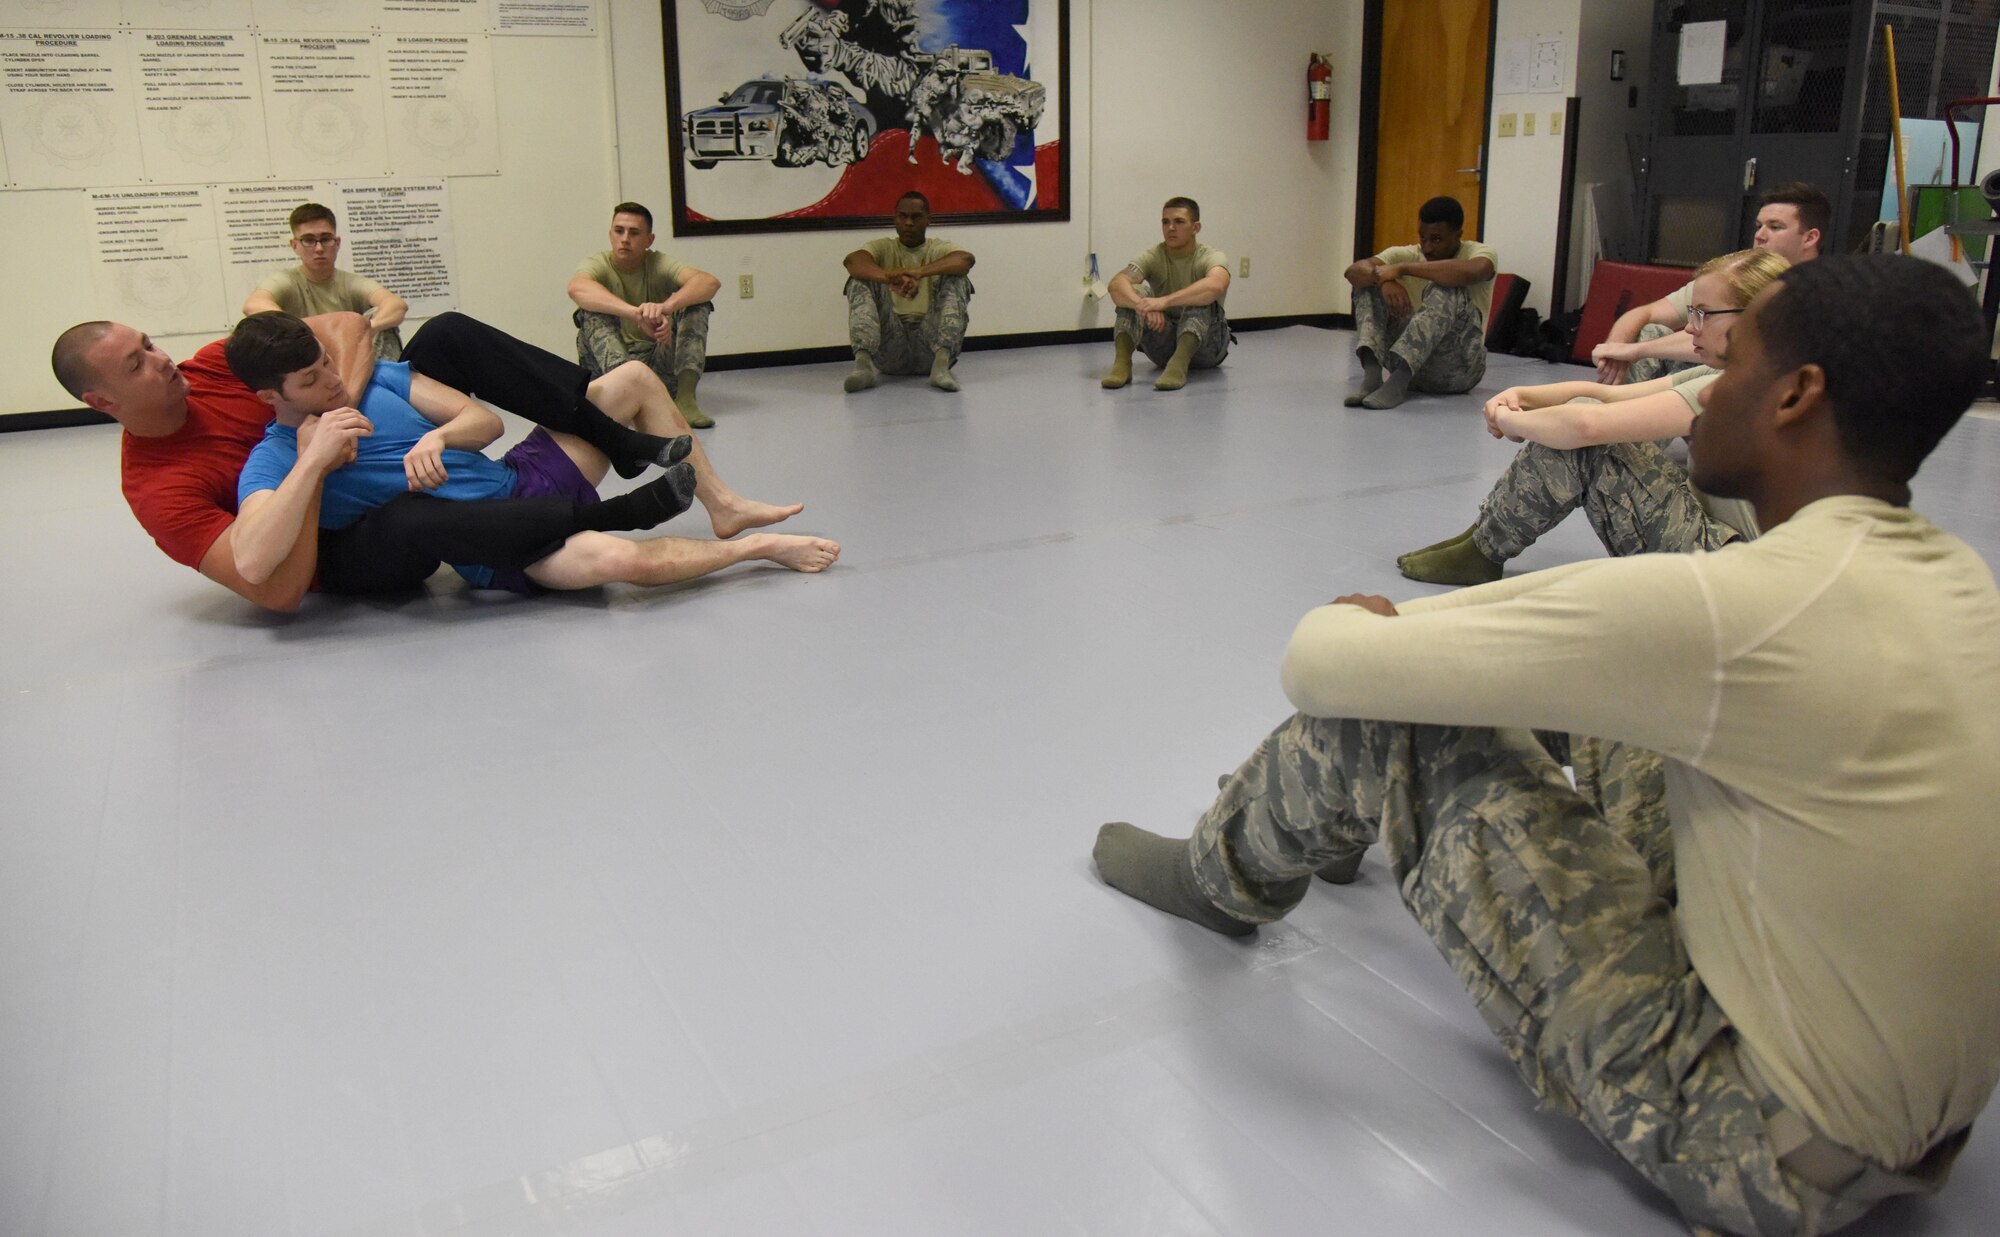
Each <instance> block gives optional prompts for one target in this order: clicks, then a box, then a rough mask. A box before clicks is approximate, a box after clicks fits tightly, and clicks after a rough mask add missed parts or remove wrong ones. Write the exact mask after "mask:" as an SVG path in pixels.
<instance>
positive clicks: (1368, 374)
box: [1340, 348, 1382, 408]
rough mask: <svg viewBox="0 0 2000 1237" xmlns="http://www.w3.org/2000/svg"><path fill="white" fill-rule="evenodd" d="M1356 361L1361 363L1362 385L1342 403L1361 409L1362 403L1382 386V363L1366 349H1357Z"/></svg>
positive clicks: (1355, 351)
mask: <svg viewBox="0 0 2000 1237" xmlns="http://www.w3.org/2000/svg"><path fill="white" fill-rule="evenodd" d="M1354 359H1355V360H1357V361H1359V362H1361V385H1360V386H1358V387H1356V388H1354V389H1353V390H1352V391H1349V392H1348V393H1347V398H1346V399H1344V400H1342V401H1340V402H1341V403H1343V404H1346V405H1347V406H1348V407H1349V408H1359V407H1361V401H1362V400H1364V399H1367V398H1368V397H1369V396H1370V395H1371V394H1373V393H1374V391H1375V388H1376V387H1379V386H1381V385H1382V363H1381V362H1380V361H1378V360H1376V359H1375V354H1374V353H1373V352H1370V351H1369V350H1368V349H1366V348H1356V349H1355V350H1354Z"/></svg>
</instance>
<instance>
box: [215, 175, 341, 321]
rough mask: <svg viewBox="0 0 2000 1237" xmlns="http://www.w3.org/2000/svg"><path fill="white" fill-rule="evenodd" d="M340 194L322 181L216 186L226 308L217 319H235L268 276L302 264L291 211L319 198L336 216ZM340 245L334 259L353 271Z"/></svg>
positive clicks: (317, 200)
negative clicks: (296, 251)
mask: <svg viewBox="0 0 2000 1237" xmlns="http://www.w3.org/2000/svg"><path fill="white" fill-rule="evenodd" d="M335 196H336V195H335V193H334V191H333V188H332V186H330V185H327V184H325V183H322V182H319V181H291V182H286V183H282V184H258V185H221V186H218V187H217V189H216V193H215V197H216V236H217V240H218V242H219V245H220V249H221V255H222V308H221V310H220V313H221V317H220V318H218V319H217V321H219V322H234V321H235V320H236V316H237V315H238V314H239V313H240V312H242V309H243V298H244V297H246V296H249V295H250V292H251V290H252V289H254V288H255V287H256V286H257V285H258V284H259V283H262V282H263V280H264V277H265V276H266V275H269V274H271V273H272V272H274V271H279V270H283V269H285V268H286V267H290V266H297V265H298V262H299V259H298V255H296V254H294V253H293V252H292V249H291V245H290V241H291V238H292V228H291V225H290V224H289V223H288V222H286V218H287V216H289V215H290V214H291V213H292V210H293V209H294V208H295V207H298V206H300V205H303V204H304V203H306V202H318V203H320V204H321V205H322V206H326V207H328V208H329V209H331V210H332V211H333V212H334V213H335V214H336V215H337V214H339V213H340V208H339V205H338V204H337V203H336V202H333V201H330V200H329V199H332V198H334V197H335ZM341 248H342V252H341V253H340V254H339V255H338V257H336V259H335V261H336V262H337V263H338V264H339V265H341V266H345V267H349V268H350V269H351V268H352V265H353V264H352V262H350V261H349V260H348V257H347V253H346V246H344V245H343V246H342V247H341Z"/></svg>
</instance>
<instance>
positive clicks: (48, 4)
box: [7, 0, 125, 30]
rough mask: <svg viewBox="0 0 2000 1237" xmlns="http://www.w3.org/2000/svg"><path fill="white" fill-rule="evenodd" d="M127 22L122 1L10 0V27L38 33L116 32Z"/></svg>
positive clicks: (8, 15) (8, 16)
mask: <svg viewBox="0 0 2000 1237" xmlns="http://www.w3.org/2000/svg"><path fill="white" fill-rule="evenodd" d="M124 20H125V6H124V4H123V3H122V2H121V0H9V3H8V5H7V24H8V25H9V26H15V27H19V28H22V29H29V28H33V29H38V30H49V29H54V30H116V29H117V28H118V27H119V25H120V24H121V23H122V22H123V21H124Z"/></svg>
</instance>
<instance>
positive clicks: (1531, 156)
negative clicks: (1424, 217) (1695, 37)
mask: <svg viewBox="0 0 2000 1237" xmlns="http://www.w3.org/2000/svg"><path fill="white" fill-rule="evenodd" d="M1635 3H1636V0H1635ZM1581 8H1582V6H1581V2H1580V0H1500V3H1499V11H1498V13H1497V14H1495V16H1494V22H1493V28H1494V34H1493V38H1494V44H1495V47H1496V49H1497V47H1498V46H1499V45H1500V44H1503V43H1506V42H1507V41H1508V40H1510V39H1527V38H1535V37H1540V38H1544V39H1558V40H1560V41H1561V43H1562V47H1563V81H1562V90H1561V92H1560V93H1558V94H1499V93H1495V94H1494V96H1493V115H1492V119H1491V120H1490V121H1489V122H1488V127H1487V132H1486V141H1487V151H1488V154H1487V159H1486V234H1485V235H1484V236H1482V237H1480V239H1481V240H1483V241H1485V242H1486V243H1487V244H1489V245H1491V246H1493V247H1494V248H1495V249H1496V250H1498V251H1499V253H1500V269H1501V270H1503V271H1509V272H1512V273H1513V274H1515V275H1519V276H1520V277H1522V278H1523V279H1526V280H1528V281H1529V284H1530V287H1529V289H1528V301H1527V303H1528V304H1529V305H1532V306H1534V307H1535V308H1536V309H1538V310H1540V311H1541V312H1543V313H1547V312H1548V308H1549V289H1550V288H1551V287H1552V286H1553V281H1554V278H1555V265H1556V225H1555V221H1556V215H1557V213H1558V211H1559V210H1560V208H1561V205H1562V152H1563V139H1562V136H1561V135H1560V134H1552V133H1550V132H1549V116H1550V114H1551V113H1555V114H1558V115H1559V114H1561V112H1562V111H1563V108H1564V107H1565V106H1566V103H1567V100H1568V97H1569V95H1570V94H1571V93H1573V92H1574V90H1575V84H1576V68H1577V66H1576V57H1577V40H1578V35H1579V33H1580V31H1581V28H1582V14H1581ZM1494 68H1495V72H1496V75H1497V71H1498V68H1499V66H1498V65H1497V64H1496V65H1495V66H1494ZM1508 113H1512V114H1513V115H1514V116H1515V117H1516V124H1517V128H1516V130H1515V136H1513V137H1501V136H1500V117H1501V116H1502V115H1505V114H1508ZM1524 114H1531V115H1533V116H1534V117H1535V132H1534V136H1532V137H1527V136H1523V135H1522V134H1521V132H1520V129H1519V128H1518V125H1519V118H1520V117H1521V116H1522V115H1524Z"/></svg>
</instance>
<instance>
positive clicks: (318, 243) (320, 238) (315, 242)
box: [292, 232, 340, 249]
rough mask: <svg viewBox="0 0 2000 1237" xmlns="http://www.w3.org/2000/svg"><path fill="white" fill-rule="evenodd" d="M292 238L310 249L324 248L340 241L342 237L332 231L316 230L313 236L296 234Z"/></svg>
mask: <svg viewBox="0 0 2000 1237" xmlns="http://www.w3.org/2000/svg"><path fill="white" fill-rule="evenodd" d="M292 239H293V240H295V241H297V242H298V243H299V244H301V245H304V246H305V247H306V248H308V249H323V248H326V247H328V246H331V245H338V244H339V243H340V238H339V237H338V236H335V235H334V234H333V233H331V232H325V233H318V232H316V233H314V234H313V235H311V236H294V237H293V238H292Z"/></svg>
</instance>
